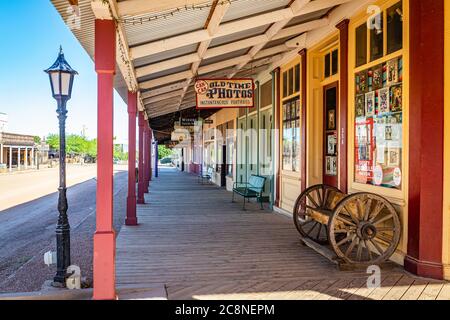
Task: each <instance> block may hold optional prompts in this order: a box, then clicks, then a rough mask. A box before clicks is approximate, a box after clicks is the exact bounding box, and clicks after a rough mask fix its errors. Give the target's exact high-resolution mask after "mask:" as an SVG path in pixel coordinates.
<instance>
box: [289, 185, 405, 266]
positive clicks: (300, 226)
mask: <svg viewBox="0 0 450 320" xmlns="http://www.w3.org/2000/svg"><path fill="white" fill-rule="evenodd" d="M293 216H294V223H295V226H296V227H297V230H298V231H299V232H300V234H301V235H302V240H303V242H304V243H305V244H306V245H308V246H310V247H312V248H313V249H315V250H316V251H318V252H319V253H321V254H323V255H324V256H327V257H328V258H330V259H331V260H333V261H335V262H336V263H338V264H339V265H342V264H345V265H350V266H368V265H378V264H381V263H382V262H384V261H386V260H387V259H389V257H391V255H392V254H393V253H394V252H395V249H396V248H397V246H398V243H399V241H400V235H401V225H400V219H399V217H398V214H397V211H396V210H395V208H394V207H393V205H392V204H391V203H390V202H389V201H388V200H386V199H385V198H383V197H381V196H379V195H377V194H373V193H367V192H361V193H354V194H350V195H348V194H345V193H343V192H341V191H340V190H339V189H337V188H335V187H331V186H327V185H323V184H320V185H315V186H312V187H310V188H308V189H306V190H305V191H304V192H302V193H301V195H300V196H299V197H298V199H297V201H296V204H295V207H294V214H293ZM330 249H331V250H330ZM330 251H331V253H332V254H331V255H330Z"/></svg>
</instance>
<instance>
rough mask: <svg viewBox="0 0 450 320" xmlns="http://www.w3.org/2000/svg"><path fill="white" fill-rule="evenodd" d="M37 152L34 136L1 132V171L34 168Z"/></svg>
mask: <svg viewBox="0 0 450 320" xmlns="http://www.w3.org/2000/svg"><path fill="white" fill-rule="evenodd" d="M35 151H36V145H35V142H34V137H33V136H29V135H22V134H15V133H7V132H1V131H0V171H5V170H8V171H10V172H11V171H13V170H27V169H29V168H34V167H35V166H36V159H37V157H36V152H35Z"/></svg>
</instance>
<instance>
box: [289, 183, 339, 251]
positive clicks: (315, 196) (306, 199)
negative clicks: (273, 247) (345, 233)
mask: <svg viewBox="0 0 450 320" xmlns="http://www.w3.org/2000/svg"><path fill="white" fill-rule="evenodd" d="M336 193H341V191H339V189H337V188H335V187H331V186H327V185H316V186H312V187H309V188H308V189H306V190H305V191H303V192H302V194H301V195H300V196H299V197H298V199H297V202H296V203H295V207H294V223H295V226H296V227H297V230H298V232H300V234H301V235H302V236H303V237H305V238H309V239H311V240H313V241H315V242H317V243H319V244H327V243H328V227H327V225H324V224H322V223H320V222H318V221H316V220H314V219H313V218H312V216H311V213H312V212H313V210H314V209H319V210H322V209H325V208H328V207H327V206H328V205H329V203H330V197H332V195H335V194H336Z"/></svg>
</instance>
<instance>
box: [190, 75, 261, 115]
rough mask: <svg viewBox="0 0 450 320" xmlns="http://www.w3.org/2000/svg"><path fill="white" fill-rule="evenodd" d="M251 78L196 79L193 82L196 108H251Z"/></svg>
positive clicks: (252, 86)
mask: <svg viewBox="0 0 450 320" xmlns="http://www.w3.org/2000/svg"><path fill="white" fill-rule="evenodd" d="M254 90H255V84H254V82H253V79H250V78H249V79H198V80H197V81H196V82H195V92H196V93H197V109H215V108H253V107H254V105H255V95H254Z"/></svg>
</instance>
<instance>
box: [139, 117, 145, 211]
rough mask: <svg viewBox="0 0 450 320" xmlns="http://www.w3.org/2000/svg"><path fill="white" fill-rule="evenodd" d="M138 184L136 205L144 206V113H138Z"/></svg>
mask: <svg viewBox="0 0 450 320" xmlns="http://www.w3.org/2000/svg"><path fill="white" fill-rule="evenodd" d="M138 117H139V121H138V122H139V183H138V199H137V203H139V204H144V203H145V199H144V183H145V179H144V124H145V120H144V112H142V111H139V116H138Z"/></svg>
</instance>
